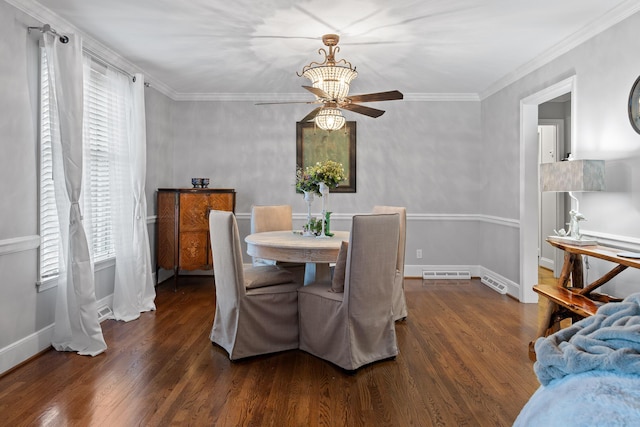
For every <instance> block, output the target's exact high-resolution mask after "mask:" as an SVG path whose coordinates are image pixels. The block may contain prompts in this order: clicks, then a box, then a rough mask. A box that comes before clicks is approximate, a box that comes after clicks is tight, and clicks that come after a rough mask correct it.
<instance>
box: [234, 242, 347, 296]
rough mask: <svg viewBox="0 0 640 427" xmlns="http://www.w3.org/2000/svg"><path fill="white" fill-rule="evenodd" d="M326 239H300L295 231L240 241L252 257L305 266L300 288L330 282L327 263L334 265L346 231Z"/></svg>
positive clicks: (329, 271)
mask: <svg viewBox="0 0 640 427" xmlns="http://www.w3.org/2000/svg"><path fill="white" fill-rule="evenodd" d="M333 233H334V235H333V236H332V237H329V238H317V237H313V236H312V237H307V236H303V235H302V234H300V233H299V232H297V231H291V230H289V231H266V232H263V233H254V234H249V235H248V236H247V237H246V238H245V239H244V241H245V242H246V243H247V253H248V254H249V255H251V256H252V257H257V258H264V259H271V260H276V261H286V262H303V263H305V264H306V265H305V272H304V284H305V285H308V284H309V283H313V282H314V281H327V280H331V270H330V268H329V263H332V262H336V259H338V252H339V251H340V246H341V244H342V241H343V240H344V241H349V232H348V231H334V232H333Z"/></svg>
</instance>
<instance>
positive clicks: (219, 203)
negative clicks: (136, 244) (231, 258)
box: [156, 188, 236, 288]
mask: <svg viewBox="0 0 640 427" xmlns="http://www.w3.org/2000/svg"><path fill="white" fill-rule="evenodd" d="M235 207H236V192H235V190H234V189H228V188H226V189H225V188H159V189H158V222H157V223H158V235H157V239H156V240H157V252H156V257H157V263H156V278H157V277H158V270H159V269H160V268H163V269H167V270H173V272H174V285H175V287H176V288H177V286H178V275H179V273H180V271H181V270H211V269H213V257H212V256H211V242H210V240H209V211H210V210H212V209H213V210H221V211H231V212H234V211H235Z"/></svg>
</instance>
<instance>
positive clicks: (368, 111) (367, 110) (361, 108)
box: [340, 104, 384, 118]
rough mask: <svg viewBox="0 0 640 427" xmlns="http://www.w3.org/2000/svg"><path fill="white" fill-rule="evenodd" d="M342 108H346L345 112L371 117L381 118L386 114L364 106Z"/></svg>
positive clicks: (355, 105) (349, 105) (350, 105)
mask: <svg viewBox="0 0 640 427" xmlns="http://www.w3.org/2000/svg"><path fill="white" fill-rule="evenodd" d="M340 108H344V109H345V110H349V111H353V112H354V113H360V114H364V115H365V116H369V117H374V118H375V117H380V116H381V115H383V114H384V110H378V109H376V108H371V107H365V106H364V105H358V104H345V105H340Z"/></svg>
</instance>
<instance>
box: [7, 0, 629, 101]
mask: <svg viewBox="0 0 640 427" xmlns="http://www.w3.org/2000/svg"><path fill="white" fill-rule="evenodd" d="M8 1H9V2H10V3H13V4H15V3H24V2H26V1H27V0H8ZM29 1H31V2H32V3H33V0H29ZM41 3H42V4H43V5H44V6H45V7H46V8H48V9H49V10H50V11H51V12H53V13H52V14H48V15H44V16H46V17H48V18H50V19H51V20H52V21H54V22H48V23H50V24H52V26H54V28H55V25H56V24H58V25H61V28H62V29H69V28H73V27H75V28H77V29H79V30H80V33H81V34H83V35H85V37H86V38H87V39H88V40H90V41H93V42H94V44H95V42H96V41H97V42H98V43H97V44H98V45H100V44H102V45H104V46H106V47H108V48H109V49H111V50H113V51H115V52H117V53H118V54H119V55H121V56H122V57H124V59H125V60H126V61H128V62H129V63H131V64H134V65H135V66H136V67H137V68H138V69H140V70H142V71H143V72H145V73H146V74H147V80H149V81H151V83H152V85H153V84H154V82H155V84H157V85H159V86H160V87H163V88H165V91H168V92H170V95H172V96H173V97H174V98H177V99H198V98H200V99H202V98H206V97H213V98H215V97H216V96H219V97H224V96H227V97H229V96H230V95H233V94H252V96H254V97H258V98H260V97H262V98H265V97H268V95H270V94H271V95H273V94H296V93H299V94H301V95H304V96H306V97H309V96H310V94H308V93H306V91H304V90H303V89H302V88H300V86H301V85H303V84H308V81H307V80H306V79H305V78H302V77H298V76H297V75H296V71H297V72H300V71H301V70H302V67H303V66H304V65H306V64H308V63H309V62H311V61H321V60H322V59H323V57H322V56H321V55H319V54H318V49H319V48H322V47H324V46H323V44H322V42H321V37H322V35H323V34H326V33H336V34H339V35H340V37H341V40H340V44H339V46H340V47H341V50H340V52H339V53H338V54H337V55H336V58H337V59H342V58H344V59H346V60H348V61H350V62H351V63H352V64H353V65H354V66H356V67H357V70H358V73H359V75H358V78H357V79H356V80H354V82H353V83H352V85H351V93H354V94H358V93H368V92H378V91H386V90H392V89H398V90H400V91H401V92H403V93H405V95H406V94H443V95H444V94H448V95H451V94H479V95H482V94H483V93H487V91H490V90H491V88H492V87H495V86H496V85H498V84H500V82H501V81H502V82H504V81H506V80H508V78H509V75H512V76H513V75H514V74H517V73H518V72H519V73H524V72H526V70H527V65H528V64H529V65H530V66H531V65H532V64H535V63H540V62H544V61H545V58H548V59H551V58H552V57H553V56H554V55H555V56H557V55H558V54H560V53H562V52H563V49H564V50H566V48H570V47H573V46H574V45H575V44H576V43H579V42H581V41H583V40H584V39H586V38H588V37H591V36H592V35H594V34H597V33H598V32H600V31H602V30H603V29H605V28H606V27H608V26H610V25H613V24H615V23H616V22H618V21H620V20H621V19H623V18H624V17H626V16H628V15H629V14H631V13H633V12H635V11H637V10H638V3H640V2H638V1H637V0H633V1H630V0H562V1H558V0H535V1H532V0H393V1H389V0H342V1H333V2H330V1H325V0H298V1H295V0H226V1H222V0H42V1H41ZM36 4H37V3H36ZM41 16H42V15H41ZM53 18H62V19H57V21H58V22H55V21H56V19H53ZM43 23H44V22H43ZM68 24H70V25H68Z"/></svg>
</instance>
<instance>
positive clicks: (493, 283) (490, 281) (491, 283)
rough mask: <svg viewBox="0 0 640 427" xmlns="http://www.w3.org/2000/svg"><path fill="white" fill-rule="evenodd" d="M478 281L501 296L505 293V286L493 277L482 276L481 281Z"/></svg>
mask: <svg viewBox="0 0 640 427" xmlns="http://www.w3.org/2000/svg"><path fill="white" fill-rule="evenodd" d="M480 281H481V282H482V283H484V284H485V285H487V286H488V287H490V288H491V289H493V290H494V291H496V292H499V293H501V294H502V295H504V294H506V293H507V285H505V284H504V283H502V282H500V281H498V280H496V279H494V278H493V277H489V276H482V279H480Z"/></svg>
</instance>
